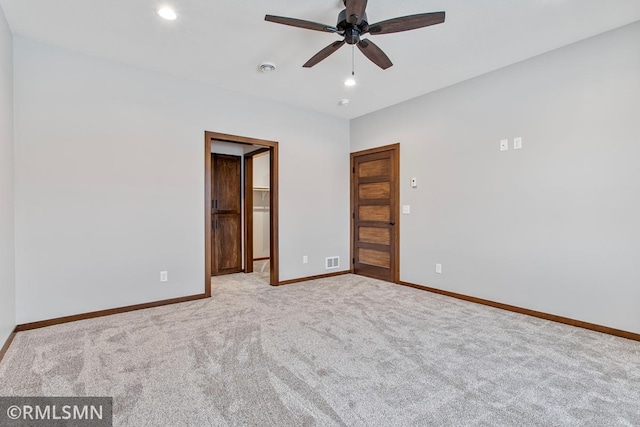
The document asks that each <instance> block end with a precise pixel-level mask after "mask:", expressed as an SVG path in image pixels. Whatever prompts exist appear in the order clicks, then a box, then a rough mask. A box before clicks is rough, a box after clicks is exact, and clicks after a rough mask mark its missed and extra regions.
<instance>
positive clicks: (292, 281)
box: [276, 270, 351, 286]
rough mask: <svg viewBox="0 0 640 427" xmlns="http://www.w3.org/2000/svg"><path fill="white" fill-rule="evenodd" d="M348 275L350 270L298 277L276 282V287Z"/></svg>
mask: <svg viewBox="0 0 640 427" xmlns="http://www.w3.org/2000/svg"><path fill="white" fill-rule="evenodd" d="M349 273H351V270H344V271H336V272H335V273H327V274H318V275H317V276H309V277H300V278H299V279H290V280H283V281H282V282H278V284H277V285H276V286H282V285H291V284H292V283H300V282H308V281H309V280H316V279H325V278H327V277H335V276H342V275H343V274H349Z"/></svg>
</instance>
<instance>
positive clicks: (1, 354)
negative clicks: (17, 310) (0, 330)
mask: <svg viewBox="0 0 640 427" xmlns="http://www.w3.org/2000/svg"><path fill="white" fill-rule="evenodd" d="M16 333H17V331H16V330H15V329H14V330H13V332H11V333H10V334H9V337H8V338H7V340H6V341H5V342H4V345H3V346H2V348H0V362H2V359H3V358H4V355H5V354H7V351H8V350H9V347H10V346H11V343H12V342H13V339H14V338H15V337H16Z"/></svg>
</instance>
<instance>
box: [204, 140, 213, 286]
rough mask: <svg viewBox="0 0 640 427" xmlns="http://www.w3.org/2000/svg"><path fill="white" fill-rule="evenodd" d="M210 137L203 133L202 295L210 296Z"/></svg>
mask: <svg viewBox="0 0 640 427" xmlns="http://www.w3.org/2000/svg"><path fill="white" fill-rule="evenodd" d="M211 212H212V209H211V136H210V135H208V134H207V132H205V133H204V295H205V296H206V297H210V296H211V269H212V266H211V233H212V229H211Z"/></svg>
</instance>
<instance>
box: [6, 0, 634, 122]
mask: <svg viewBox="0 0 640 427" xmlns="http://www.w3.org/2000/svg"><path fill="white" fill-rule="evenodd" d="M165 4H167V5H171V6H173V7H174V8H175V9H176V11H177V13H178V16H179V17H178V20H176V21H173V22H169V21H164V20H162V19H160V18H159V17H158V16H157V15H156V14H155V10H156V9H157V8H158V7H159V6H161V5H165ZM0 5H1V6H2V8H3V10H4V12H5V15H6V16H7V20H8V21H9V25H10V26H11V28H12V30H13V32H14V34H16V35H18V36H22V37H26V38H30V39H34V40H38V41H42V42H45V43H48V44H51V45H55V46H60V47H64V48H68V49H72V50H76V51H79V52H83V53H87V54H91V55H95V56H99V57H103V58H107V59H111V60H115V61H118V62H122V63H126V64H130V65H134V66H137V67H141V68H145V69H150V70H155V71H159V72H163V73H168V74H171V75H175V76H180V77H183V78H187V79H191V80H195V81H199V82H203V83H207V84H211V85H215V86H219V87H224V88H227V89H230V90H233V91H237V92H242V93H247V94H252V95H256V96H260V97H264V98H268V99H273V100H277V101H281V102H285V103H288V104H291V105H295V106H299V107H303V108H309V109H312V110H316V111H320V112H324V113H328V114H331V115H334V116H338V117H342V118H354V117H358V116H361V115H363V114H366V113H369V112H372V111H375V110H378V109H381V108H384V107H387V106H390V105H393V104H396V103H398V102H401V101H404V100H407V99H410V98H414V97H416V96H419V95H422V94H425V93H428V92H431V91H434V90H437V89H440V88H443V87H445V86H449V85H451V84H455V83H457V82H460V81H463V80H466V79H469V78H472V77H475V76H478V75H480V74H484V73H486V72H489V71H492V70H495V69H497V68H501V67H504V66H506V65H509V64H512V63H515V62H518V61H522V60H524V59H527V58H530V57H532V56H535V55H538V54H540V53H543V52H547V51H549V50H553V49H556V48H558V47H561V46H564V45H567V44H570V43H573V42H576V41H578V40H581V39H584V38H587V37H590V36H593V35H596V34H599V33H602V32H605V31H608V30H611V29H613V28H617V27H620V26H623V25H626V24H629V23H631V22H634V21H638V20H640V1H639V0H607V1H604V0H369V5H368V7H367V14H368V17H369V22H370V23H375V22H378V21H382V20H386V19H389V18H393V17H396V16H403V15H410V14H415V13H422V12H435V11H441V10H444V11H446V13H447V20H446V22H445V23H444V24H441V25H436V26H433V27H428V28H422V29H418V30H414V31H409V32H405V33H397V34H386V35H378V36H373V37H371V39H372V41H374V42H375V43H376V44H377V45H378V46H380V47H381V48H382V49H383V50H384V51H385V52H386V53H387V55H388V56H389V57H390V58H391V60H392V61H393V63H394V64H395V65H394V66H393V67H391V68H390V69H388V70H386V71H383V70H381V69H379V68H378V67H377V66H375V65H374V64H373V63H371V62H369V61H368V60H367V59H366V58H365V57H364V56H363V55H362V54H361V53H360V52H359V51H358V50H357V49H356V77H357V80H358V85H357V86H355V87H353V88H347V87H345V86H344V85H343V81H344V79H345V78H346V77H347V76H348V75H349V74H350V72H351V48H350V46H344V47H343V48H342V49H340V50H339V51H338V52H336V53H335V54H334V55H332V56H330V57H329V58H328V59H326V60H325V61H323V62H321V63H320V64H318V65H316V66H315V67H314V68H311V69H304V68H302V64H304V63H305V62H306V61H307V60H308V59H309V58H310V57H311V56H313V55H314V54H315V53H316V52H317V51H319V50H320V49H322V48H324V47H325V46H327V45H329V44H330V43H332V42H334V41H336V40H339V36H337V35H335V34H329V33H321V32H316V31H309V30H303V29H298V28H293V27H288V26H283V25H278V24H274V23H269V22H265V21H264V15H265V14H272V15H281V16H290V17H295V18H300V19H305V20H310V21H316V22H321V23H325V24H330V25H335V23H336V18H337V15H338V13H339V12H340V10H341V9H342V2H341V0H269V1H263V0H253V1H250V0H104V1H97V0H55V1H52V0H0ZM369 37H370V36H369ZM263 61H272V62H275V63H276V64H277V67H278V68H277V71H276V72H274V73H270V74H263V73H260V72H259V71H258V65H259V64H260V63H261V62H263ZM342 98H349V99H350V100H351V104H350V105H349V106H346V107H340V106H338V101H339V100H340V99H342Z"/></svg>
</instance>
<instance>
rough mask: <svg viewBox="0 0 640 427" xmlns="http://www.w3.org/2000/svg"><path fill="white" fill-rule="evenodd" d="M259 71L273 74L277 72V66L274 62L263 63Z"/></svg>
mask: <svg viewBox="0 0 640 427" xmlns="http://www.w3.org/2000/svg"><path fill="white" fill-rule="evenodd" d="M258 69H259V70H260V71H262V72H263V73H271V72H273V71H275V70H276V64H274V63H273V62H263V63H262V64H260V66H259V67H258Z"/></svg>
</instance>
